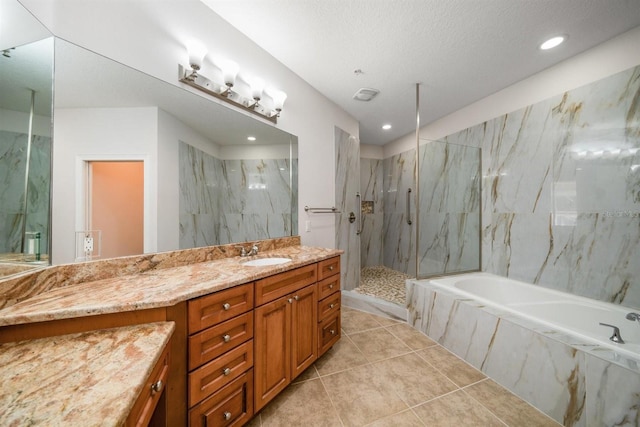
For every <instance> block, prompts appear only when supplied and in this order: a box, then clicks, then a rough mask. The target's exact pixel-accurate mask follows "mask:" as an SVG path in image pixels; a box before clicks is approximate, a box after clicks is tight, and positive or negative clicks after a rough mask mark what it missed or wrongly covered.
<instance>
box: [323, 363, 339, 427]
mask: <svg viewBox="0 0 640 427" xmlns="http://www.w3.org/2000/svg"><path fill="white" fill-rule="evenodd" d="M342 372H344V371H342ZM319 380H320V384H322V388H323V389H324V392H325V393H326V394H327V396H328V397H329V402H331V407H332V408H333V411H334V412H335V414H336V416H337V417H338V420H339V421H340V425H341V426H342V427H345V425H344V422H343V421H342V417H341V416H340V412H339V411H338V408H337V407H336V404H335V402H334V401H333V398H332V397H331V393H329V390H328V389H327V385H326V384H325V383H324V381H323V379H322V377H319Z"/></svg>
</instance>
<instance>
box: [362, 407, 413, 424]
mask: <svg viewBox="0 0 640 427" xmlns="http://www.w3.org/2000/svg"><path fill="white" fill-rule="evenodd" d="M390 426H393V427H422V426H424V424H423V422H422V421H420V419H419V418H418V417H417V416H416V414H414V413H413V411H412V410H410V409H409V410H408V411H404V412H400V413H398V414H393V415H389V416H388V417H384V418H381V419H379V420H377V421H374V422H372V423H371V424H367V427H390Z"/></svg>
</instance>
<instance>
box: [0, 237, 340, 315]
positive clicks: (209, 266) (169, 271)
mask: <svg viewBox="0 0 640 427" xmlns="http://www.w3.org/2000/svg"><path fill="white" fill-rule="evenodd" d="M340 253H342V251H340V250H337V249H325V248H313V247H306V246H289V247H285V248H280V249H274V250H272V251H267V252H264V253H260V254H259V255H257V256H253V257H244V258H241V257H232V258H224V259H218V260H213V261H206V262H198V263H194V264H190V265H186V266H181V267H172V268H162V269H156V270H151V271H147V272H144V273H139V274H134V275H128V276H120V277H113V278H108V279H102V280H96V281H85V282H83V283H77V284H72V285H69V286H61V287H58V288H55V289H52V290H49V291H46V292H43V293H41V294H39V295H35V296H33V297H30V298H28V299H26V300H24V301H21V302H19V303H17V304H14V305H12V306H9V307H6V308H4V309H2V310H0V326H8V325H16V324H24V323H31V322H40V321H49V320H58V319H67V318H74V317H83V316H92V315H99V314H108V313H119V312H124V311H135V310H143V309H149V308H157V307H168V306H172V305H175V304H177V303H180V302H182V301H186V300H188V299H191V298H195V297H199V296H202V295H206V294H209V293H211V292H216V291H219V290H223V289H227V288H230V287H233V286H236V285H239V284H242V283H247V282H251V281H252V280H257V279H260V278H263V277H267V276H270V275H273V274H276V273H279V272H282V271H286V270H290V269H292V268H296V267H300V266H303V265H307V264H311V263H313V262H318V261H321V260H323V259H327V258H331V257H333V256H337V255H339V254H340ZM268 257H282V258H290V259H291V262H288V263H285V264H278V265H271V266H264V267H247V266H243V265H242V263H243V262H245V261H248V260H251V259H255V258H268Z"/></svg>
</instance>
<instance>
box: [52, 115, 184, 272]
mask: <svg viewBox="0 0 640 427" xmlns="http://www.w3.org/2000/svg"><path fill="white" fill-rule="evenodd" d="M157 111H158V109H157V108H155V107H149V108H93V109H58V110H56V111H55V126H54V131H53V138H54V141H55V142H54V144H53V159H54V167H53V179H52V192H53V195H54V196H53V201H52V209H51V210H52V251H51V253H52V262H53V264H62V263H69V262H73V261H74V260H75V232H76V231H81V230H83V229H84V224H83V203H82V202H83V200H84V194H85V188H84V187H83V185H84V183H85V182H84V178H83V177H82V163H83V162H84V161H86V160H124V159H131V160H140V159H142V160H144V162H145V230H144V240H145V244H144V246H145V251H148V252H153V251H156V250H157V236H156V230H157V224H156V217H157V213H156V206H157V201H156V196H155V195H156V186H157V179H156V178H155V176H156V169H157V166H156V165H157V162H158V155H157V140H158V136H157V130H158V125H157V121H158V113H157ZM176 181H177V178H176Z"/></svg>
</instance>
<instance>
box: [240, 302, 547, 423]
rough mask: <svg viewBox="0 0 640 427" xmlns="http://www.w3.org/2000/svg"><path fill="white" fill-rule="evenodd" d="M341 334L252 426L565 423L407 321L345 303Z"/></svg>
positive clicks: (268, 406) (264, 410)
mask: <svg viewBox="0 0 640 427" xmlns="http://www.w3.org/2000/svg"><path fill="white" fill-rule="evenodd" d="M342 332H343V335H342V338H341V340H340V341H339V342H338V343H337V344H336V345H334V347H333V348H332V349H331V350H329V351H328V352H327V353H326V354H325V355H324V356H322V357H321V358H320V359H319V360H318V361H317V362H316V363H315V364H314V365H313V366H312V367H310V368H309V369H307V371H306V372H304V373H303V374H302V375H301V376H300V377H298V378H296V380H295V382H294V383H293V384H291V385H290V386H289V387H288V388H287V389H285V390H284V391H283V392H282V393H281V394H280V395H279V396H278V397H277V398H276V399H275V400H274V401H272V402H271V403H270V404H269V405H267V406H266V407H265V408H264V409H263V410H262V411H261V412H260V413H259V414H258V415H257V416H256V417H255V418H254V419H253V420H252V421H251V422H250V423H249V426H250V427H258V426H263V427H267V426H305V427H313V426H336V427H342V426H345V427H346V426H376V427H378V426H394V427H396V426H463V425H464V426H557V425H559V424H557V423H556V422H555V421H554V420H552V419H551V418H549V417H547V416H546V415H544V414H543V413H541V412H539V411H538V410H537V409H535V408H534V407H532V406H530V405H529V404H527V403H526V402H524V401H523V400H521V399H520V398H518V397H516V396H515V395H513V394H512V393H510V392H509V391H507V390H506V389H504V388H503V387H501V386H500V385H498V384H496V383H495V382H493V381H492V380H490V379H488V378H487V377H485V376H484V374H482V372H480V371H478V370H477V369H475V368H473V367H472V366H471V365H468V364H467V363H466V362H464V361H463V360H462V359H459V358H458V357H457V356H455V355H454V354H453V353H450V352H449V351H448V350H446V349H445V348H444V347H442V346H440V345H439V344H438V343H436V342H434V341H432V340H431V339H429V338H428V337H427V336H425V335H423V334H421V333H420V332H418V331H416V330H414V329H413V328H411V327H410V326H408V325H406V324H405V323H400V322H397V321H394V320H389V319H386V318H383V317H379V316H375V315H372V314H369V313H365V312H361V311H358V310H353V309H349V308H347V307H343V308H342Z"/></svg>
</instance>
